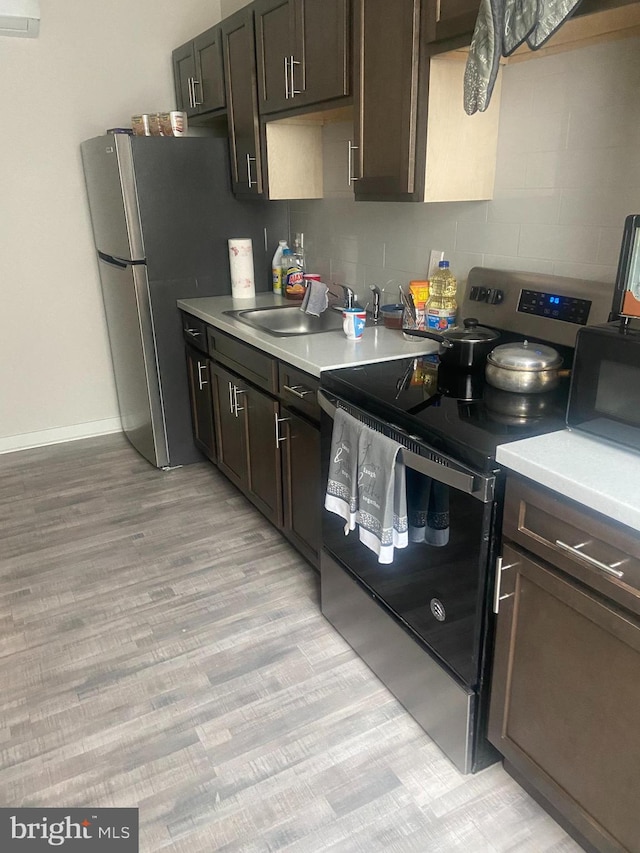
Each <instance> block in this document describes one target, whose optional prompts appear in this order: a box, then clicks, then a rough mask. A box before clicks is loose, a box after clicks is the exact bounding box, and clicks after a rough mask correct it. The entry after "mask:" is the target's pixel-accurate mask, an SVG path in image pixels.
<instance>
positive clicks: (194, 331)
mask: <svg viewBox="0 0 640 853" xmlns="http://www.w3.org/2000/svg"><path fill="white" fill-rule="evenodd" d="M185 332H186V333H187V335H191V337H192V338H199V337H200V332H199V331H198V330H197V329H185Z"/></svg>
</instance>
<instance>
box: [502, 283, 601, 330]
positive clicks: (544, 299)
mask: <svg viewBox="0 0 640 853" xmlns="http://www.w3.org/2000/svg"><path fill="white" fill-rule="evenodd" d="M590 308H591V300H589V299H576V298H575V297H573V296H559V295H557V294H555V293H543V292H542V291H540V290H522V291H521V292H520V300H519V302H518V311H520V312H521V313H522V314H537V315H538V316H539V317H548V318H549V319H551V320H562V321H563V322H565V323H575V324H576V325H578V326H586V324H587V320H588V319H589V310H590Z"/></svg>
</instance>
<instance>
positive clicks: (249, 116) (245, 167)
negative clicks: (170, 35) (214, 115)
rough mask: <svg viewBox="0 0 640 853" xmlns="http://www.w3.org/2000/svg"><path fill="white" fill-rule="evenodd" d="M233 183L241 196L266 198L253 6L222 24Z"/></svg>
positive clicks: (235, 190)
mask: <svg viewBox="0 0 640 853" xmlns="http://www.w3.org/2000/svg"><path fill="white" fill-rule="evenodd" d="M221 28H222V53H223V59H224V77H225V86H226V94H227V122H228V128H229V149H230V155H231V182H232V185H233V191H234V193H235V194H236V195H237V196H247V197H250V198H253V197H260V198H262V197H264V194H265V191H264V186H265V182H264V178H263V171H264V169H263V161H262V153H261V133H260V119H259V116H258V92H257V85H256V53H255V37H254V25H253V7H251V6H246V7H244V8H242V9H240V10H239V11H238V12H236V13H235V14H233V15H230V16H229V17H228V18H225V19H224V21H223V22H222V24H221Z"/></svg>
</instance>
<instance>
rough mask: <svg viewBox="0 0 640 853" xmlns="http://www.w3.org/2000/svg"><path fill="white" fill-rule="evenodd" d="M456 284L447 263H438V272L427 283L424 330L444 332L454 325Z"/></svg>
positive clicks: (456, 304) (456, 308)
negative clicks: (427, 293)
mask: <svg viewBox="0 0 640 853" xmlns="http://www.w3.org/2000/svg"><path fill="white" fill-rule="evenodd" d="M457 287H458V283H457V281H456V279H455V276H454V275H453V273H452V272H451V270H450V269H449V261H440V263H439V264H438V271H437V272H436V273H435V274H434V275H433V276H432V277H431V280H430V282H429V299H428V300H427V304H426V305H425V320H426V328H427V329H429V330H430V331H433V332H446V330H447V329H449V328H450V327H451V326H454V325H455V322H456V312H457V310H458V303H457V302H456V290H457Z"/></svg>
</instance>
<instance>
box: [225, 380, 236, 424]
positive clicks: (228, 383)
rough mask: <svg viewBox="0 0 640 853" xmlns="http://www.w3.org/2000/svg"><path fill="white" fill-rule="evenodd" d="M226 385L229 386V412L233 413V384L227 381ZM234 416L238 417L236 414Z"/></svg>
mask: <svg viewBox="0 0 640 853" xmlns="http://www.w3.org/2000/svg"><path fill="white" fill-rule="evenodd" d="M227 385H228V386H229V412H230V413H231V414H232V415H234V414H235V412H234V411H233V389H234V385H233V383H232V382H227ZM236 417H238V416H237V415H236Z"/></svg>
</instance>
